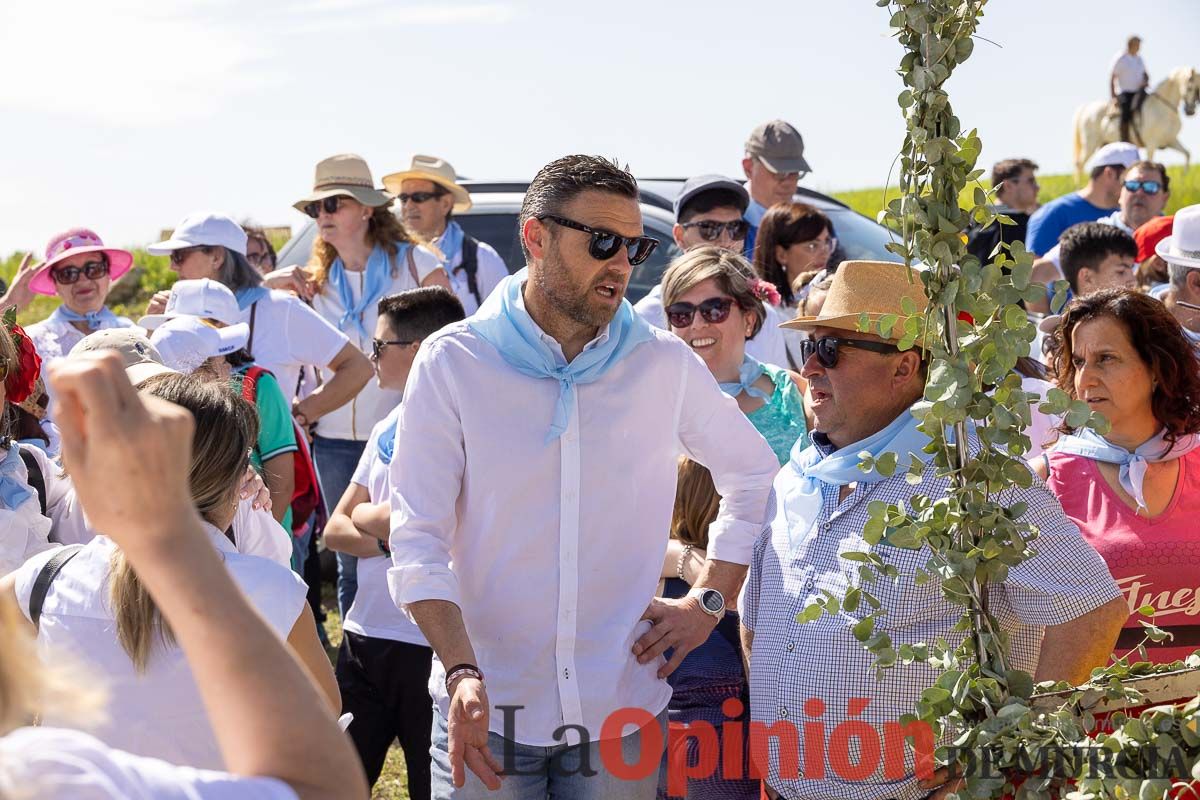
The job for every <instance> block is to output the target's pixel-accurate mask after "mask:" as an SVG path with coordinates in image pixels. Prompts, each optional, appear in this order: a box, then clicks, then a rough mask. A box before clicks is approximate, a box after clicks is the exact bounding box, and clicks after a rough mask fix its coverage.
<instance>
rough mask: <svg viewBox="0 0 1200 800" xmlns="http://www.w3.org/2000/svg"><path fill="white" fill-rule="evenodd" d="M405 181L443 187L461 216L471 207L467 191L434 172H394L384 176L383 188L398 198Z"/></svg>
mask: <svg viewBox="0 0 1200 800" xmlns="http://www.w3.org/2000/svg"><path fill="white" fill-rule="evenodd" d="M405 181H430V182H431V183H436V184H437V185H438V186H441V187H442V188H443V189H445V190H446V191H448V192H450V194H451V195H453V196H454V213H455V214H461V213H462V212H464V211H466V210H467V209H469V208H470V207H471V195H470V193H469V192H467V190H466V189H464V188H463V187H461V186H459V185H458V184H457V183H451V182H450V181H447V180H446V179H445V177H443V176H441V175H438V174H437V173H434V172H426V171H425V170H423V169H406V170H404V171H403V172H393V173H392V174H391V175H384V176H383V188H384V189H386V190H387V191H388V192H390V193H391V194H392V196H393V197H394V196H396V195H398V194H400V184H402V183H404V182H405Z"/></svg>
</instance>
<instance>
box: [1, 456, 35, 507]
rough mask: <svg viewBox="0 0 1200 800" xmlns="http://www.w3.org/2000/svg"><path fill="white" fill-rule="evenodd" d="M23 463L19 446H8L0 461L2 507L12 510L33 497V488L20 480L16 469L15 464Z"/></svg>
mask: <svg viewBox="0 0 1200 800" xmlns="http://www.w3.org/2000/svg"><path fill="white" fill-rule="evenodd" d="M23 463H24V462H22V461H21V448H19V447H18V446H17V445H15V444H14V445H12V446H10V447H9V448H8V452H7V453H5V455H4V460H3V461H0V502H3V503H4V507H5V508H7V509H10V510H12V511H15V510H16V509H17V508H19V507H20V506H21V504H22V503H24V502H25V501H26V500H28V499H29V498H30V497H33V490H32V489H30V488H29V484H28V483H27V482H25V481H23V480H21V473H20V472H19V471H18V466H17V465H18V464H23Z"/></svg>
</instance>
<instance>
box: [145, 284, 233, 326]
mask: <svg viewBox="0 0 1200 800" xmlns="http://www.w3.org/2000/svg"><path fill="white" fill-rule="evenodd" d="M176 317H202V318H204V319H215V320H216V321H217V322H222V323H224V324H226V325H236V324H237V323H238V322H239V321H240V320H241V317H242V313H241V309H239V308H238V302H237V297H235V296H234V294H233V292H232V291H230V290H229V287H228V286H226V285H225V284H223V283H220V282H218V281H214V280H212V279H211V278H199V279H197V280H191V281H175V284H174V285H173V286H172V287H171V296H170V297H169V298H167V308H166V310H165V311H163V313H161V314H149V315H147V316H145V317H142V318H141V319H139V320H138V325H141V326H142V327H143V328H145V329H146V330H148V331H152V330H154V329H155V328H157V327H158V326H159V325H162V324H163V323H164V322H166V321H167V320H169V319H175V318H176Z"/></svg>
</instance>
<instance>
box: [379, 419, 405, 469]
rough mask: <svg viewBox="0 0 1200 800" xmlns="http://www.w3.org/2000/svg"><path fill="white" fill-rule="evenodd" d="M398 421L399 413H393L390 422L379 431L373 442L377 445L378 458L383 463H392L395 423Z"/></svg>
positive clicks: (394, 446)
mask: <svg viewBox="0 0 1200 800" xmlns="http://www.w3.org/2000/svg"><path fill="white" fill-rule="evenodd" d="M399 422H400V415H399V414H396V413H393V414H392V420H391V422H390V423H388V426H387V427H386V428H384V429H383V430H381V431H380V432H379V438H378V439H377V440H376V442H375V443H376V445H378V447H379V460H380V461H382V462H383V463H384V464H391V463H392V454H393V453H394V452H395V451H396V425H397V423H399Z"/></svg>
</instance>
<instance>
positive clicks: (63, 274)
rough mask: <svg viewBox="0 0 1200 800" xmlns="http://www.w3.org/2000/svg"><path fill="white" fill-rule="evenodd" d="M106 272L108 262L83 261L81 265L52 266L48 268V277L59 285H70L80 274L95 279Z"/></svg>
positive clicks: (76, 280)
mask: <svg viewBox="0 0 1200 800" xmlns="http://www.w3.org/2000/svg"><path fill="white" fill-rule="evenodd" d="M107 274H108V262H107V261H104V260H103V259H102V260H100V261H85V262H84V264H83V266H81V267H54V268H53V269H51V270H50V279H51V280H52V281H54V282H55V283H57V284H58V285H60V286H70V285H71V284H72V283H77V282H78V281H79V277H80V276H81V275H82V276H83V277H85V278H87V279H88V280H92V281H94V280H97V279H99V278H102V277H104V276H105V275H107Z"/></svg>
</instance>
